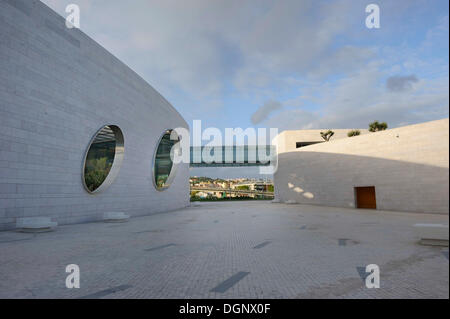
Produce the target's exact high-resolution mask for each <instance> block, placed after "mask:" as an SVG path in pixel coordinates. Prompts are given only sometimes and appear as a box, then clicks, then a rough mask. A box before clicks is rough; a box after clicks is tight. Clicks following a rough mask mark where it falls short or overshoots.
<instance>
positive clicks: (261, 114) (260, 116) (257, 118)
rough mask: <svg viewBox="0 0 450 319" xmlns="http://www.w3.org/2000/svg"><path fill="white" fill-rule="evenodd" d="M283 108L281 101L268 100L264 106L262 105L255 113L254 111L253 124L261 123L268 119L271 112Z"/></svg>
mask: <svg viewBox="0 0 450 319" xmlns="http://www.w3.org/2000/svg"><path fill="white" fill-rule="evenodd" d="M281 108H283V106H282V105H281V103H280V102H277V101H267V102H266V103H264V104H263V105H262V106H260V107H259V108H258V109H257V110H256V112H255V113H253V115H252V117H251V121H252V123H253V124H259V123H261V122H262V121H264V120H266V119H267V118H268V117H269V115H270V113H272V112H273V111H276V110H279V109H281Z"/></svg>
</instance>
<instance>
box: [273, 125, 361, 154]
mask: <svg viewBox="0 0 450 319" xmlns="http://www.w3.org/2000/svg"><path fill="white" fill-rule="evenodd" d="M328 130H329V129H321V130H295V131H283V132H281V133H280V134H279V135H277V137H276V138H275V139H274V141H273V142H274V143H275V144H276V145H277V152H278V153H279V154H280V153H285V152H291V151H294V150H295V149H296V145H297V144H296V143H297V142H324V139H323V138H322V136H320V132H326V131H328ZM331 130H332V131H333V132H334V135H333V136H332V137H331V139H330V141H335V140H338V139H341V138H348V136H347V133H348V132H350V131H351V130H356V129H350V128H349V129H331ZM357 130H359V131H360V132H361V135H363V134H367V133H369V131H368V130H367V129H357Z"/></svg>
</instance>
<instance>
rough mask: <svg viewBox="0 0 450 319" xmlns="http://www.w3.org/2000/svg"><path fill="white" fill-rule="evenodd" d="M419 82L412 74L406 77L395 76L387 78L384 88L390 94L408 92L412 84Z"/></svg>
mask: <svg viewBox="0 0 450 319" xmlns="http://www.w3.org/2000/svg"><path fill="white" fill-rule="evenodd" d="M418 81H419V80H418V79H417V77H416V76H415V75H414V74H411V75H407V76H400V75H395V76H391V77H389V78H387V80H386V88H387V89H388V90H389V91H391V92H401V91H406V90H410V89H411V88H412V84H413V83H415V82H418Z"/></svg>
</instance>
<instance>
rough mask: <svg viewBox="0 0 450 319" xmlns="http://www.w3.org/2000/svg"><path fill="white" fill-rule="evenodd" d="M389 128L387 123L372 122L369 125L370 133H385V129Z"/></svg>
mask: <svg viewBox="0 0 450 319" xmlns="http://www.w3.org/2000/svg"><path fill="white" fill-rule="evenodd" d="M387 128H388V125H387V123H386V122H381V123H380V122H378V121H375V122H372V123H370V124H369V131H370V132H378V131H384V130H385V129H387Z"/></svg>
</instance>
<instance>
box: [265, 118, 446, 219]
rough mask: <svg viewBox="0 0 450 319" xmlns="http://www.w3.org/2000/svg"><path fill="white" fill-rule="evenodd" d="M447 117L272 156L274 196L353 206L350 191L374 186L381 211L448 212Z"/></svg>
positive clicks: (315, 202) (283, 198) (307, 201)
mask: <svg viewBox="0 0 450 319" xmlns="http://www.w3.org/2000/svg"><path fill="white" fill-rule="evenodd" d="M448 130H449V122H448V119H443V120H438V121H433V122H427V123H422V124H417V125H410V126H405V127H401V128H397V129H391V130H387V131H383V132H377V133H370V134H367V135H361V136H356V137H351V138H346V139H340V140H336V141H330V142H327V143H322V144H316V145H311V146H306V147H304V148H301V149H298V150H296V151H291V152H285V153H280V154H279V155H278V161H279V166H278V171H277V172H276V174H275V175H274V181H275V188H276V190H275V192H276V198H277V199H279V200H281V201H283V202H285V201H289V200H290V201H295V202H297V203H307V204H317V205H326V206H340V207H355V194H354V187H356V186H375V188H376V199H377V208H378V209H382V210H396V211H411V212H425V213H442V214H448V211H449V195H448V192H449V171H448V165H449V147H448V143H449V135H448V134H449V133H448Z"/></svg>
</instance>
